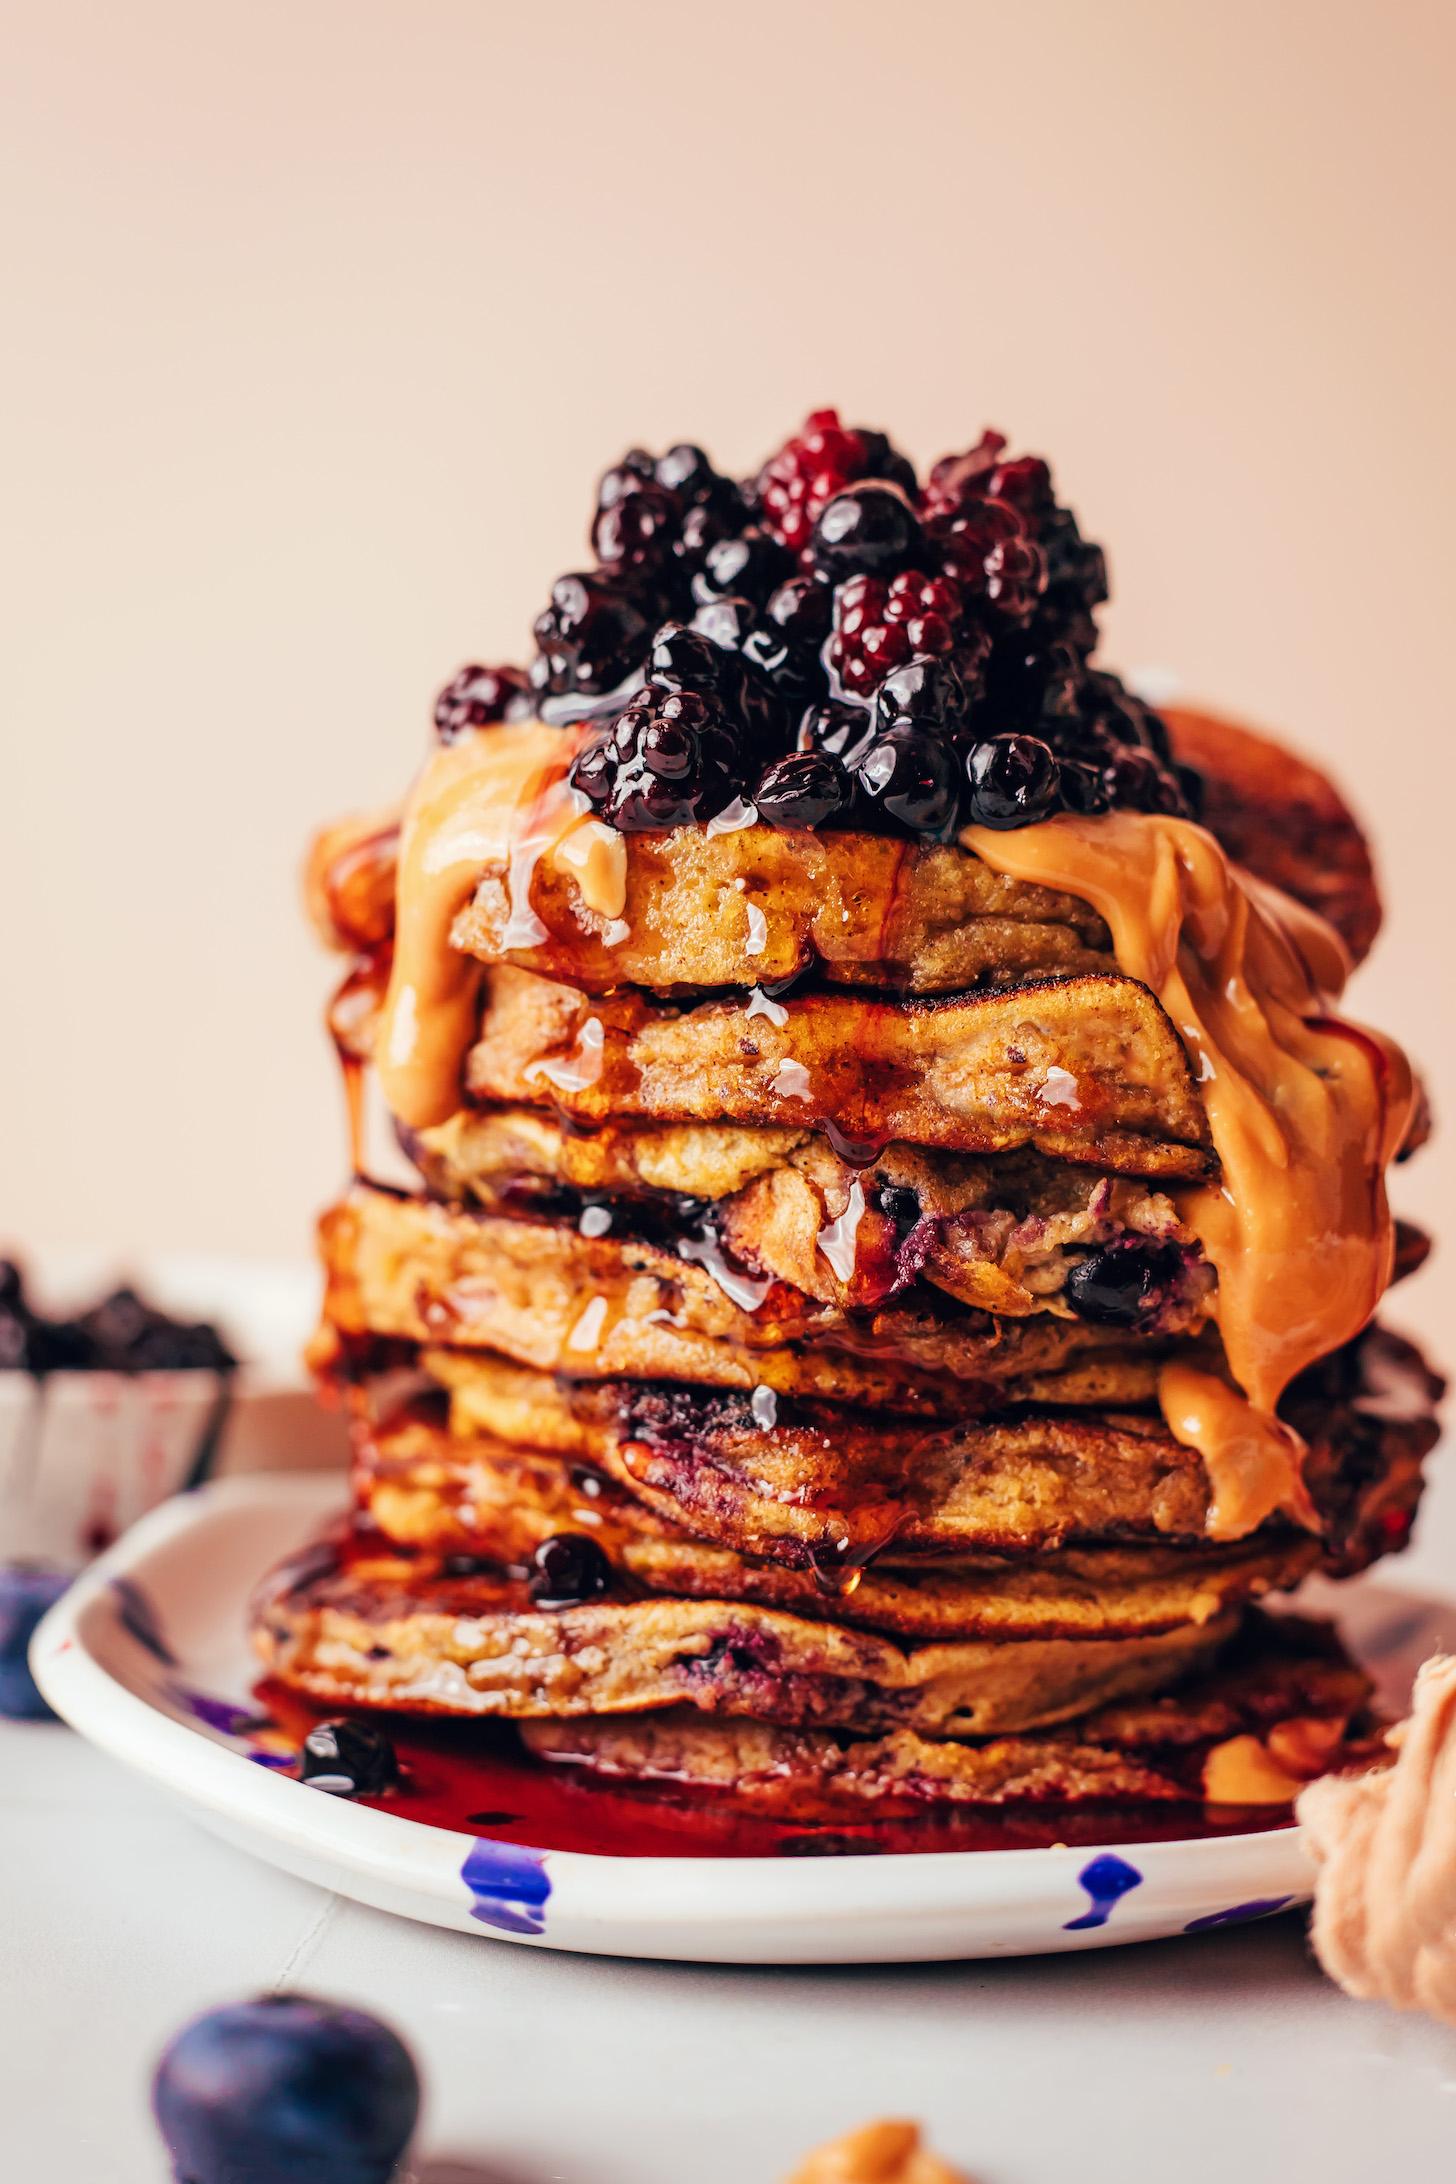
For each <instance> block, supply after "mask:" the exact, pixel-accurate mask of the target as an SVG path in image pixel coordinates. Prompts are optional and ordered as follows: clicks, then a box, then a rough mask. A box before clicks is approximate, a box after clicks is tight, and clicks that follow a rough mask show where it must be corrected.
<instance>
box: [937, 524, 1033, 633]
mask: <svg viewBox="0 0 1456 2184" xmlns="http://www.w3.org/2000/svg"><path fill="white" fill-rule="evenodd" d="M936 543H937V544H938V546H939V547H940V556H941V565H942V567H943V568H944V569H945V571H946V573H947V575H949V576H952V577H954V578H955V580H956V581H957V583H959V584H960V585H961V587H962V589H963V590H964V592H965V594H966V596H967V598H969V599H973V600H975V601H977V602H978V603H981V604H983V605H984V608H985V610H986V611H987V612H988V613H990V614H993V615H995V616H996V617H997V618H998V619H999V620H1002V621H1006V622H1011V623H1013V624H1015V625H1017V626H1019V627H1024V626H1025V624H1026V623H1028V622H1029V621H1030V620H1031V618H1032V616H1033V614H1034V613H1035V612H1036V609H1037V605H1038V602H1039V601H1040V599H1041V597H1042V594H1043V592H1045V590H1046V588H1047V565H1046V556H1045V554H1044V553H1043V552H1042V550H1041V547H1040V546H1039V545H1038V544H1037V542H1036V540H1035V538H1034V537H1033V536H1032V535H1031V531H1030V529H1029V527H1028V525H1027V523H1026V521H1025V519H1024V518H1023V517H1022V516H1021V515H1020V514H1018V512H1017V510H1016V509H1015V508H1013V507H1012V506H1011V504H1010V502H1009V501H1001V500H984V501H980V502H978V503H976V504H975V505H974V506H973V507H972V508H971V509H970V510H969V511H967V513H965V514H964V515H959V516H955V517H953V518H952V519H951V520H950V522H949V523H948V524H947V525H946V527H945V529H944V530H943V531H942V532H941V533H939V534H938V536H937V541H936Z"/></svg>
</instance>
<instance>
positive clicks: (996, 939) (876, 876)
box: [308, 707, 1380, 993]
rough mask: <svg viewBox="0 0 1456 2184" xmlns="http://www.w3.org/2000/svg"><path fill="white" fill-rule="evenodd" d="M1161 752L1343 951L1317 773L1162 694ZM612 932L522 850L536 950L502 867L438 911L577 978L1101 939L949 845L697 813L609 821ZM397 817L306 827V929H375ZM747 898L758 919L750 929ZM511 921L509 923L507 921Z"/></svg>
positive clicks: (1355, 944) (1325, 802)
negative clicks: (616, 900)
mask: <svg viewBox="0 0 1456 2184" xmlns="http://www.w3.org/2000/svg"><path fill="white" fill-rule="evenodd" d="M1164 719H1165V721H1166V723H1167V726H1168V729H1169V733H1170V735H1171V737H1172V741H1173V746H1174V749H1175V751H1176V753H1177V755H1178V757H1179V758H1181V759H1183V760H1184V761H1186V762H1187V763H1189V764H1191V765H1193V766H1196V767H1197V768H1198V770H1199V771H1200V773H1201V774H1202V775H1203V778H1204V783H1205V818H1206V822H1207V824H1208V825H1209V827H1210V828H1211V830H1212V831H1213V832H1214V833H1215V834H1216V835H1217V836H1218V838H1219V840H1220V841H1221V842H1222V843H1223V844H1224V846H1225V848H1226V849H1227V850H1228V851H1229V853H1230V855H1232V856H1233V857H1235V858H1237V859H1238V860H1239V862H1240V863H1242V864H1243V865H1245V866H1246V867H1247V868H1248V870H1250V871H1251V872H1253V873H1255V874H1256V875H1257V876H1258V877H1259V878H1260V879H1263V880H1265V881H1268V882H1270V883H1271V884H1273V885H1275V886H1278V887H1281V888H1283V889H1284V890H1285V891H1286V893H1288V894H1290V895H1293V896H1294V897H1295V899H1296V900H1297V901H1300V902H1303V903H1305V904H1306V905H1307V906H1308V907H1309V908H1310V909H1313V910H1317V911H1319V912H1320V914H1321V915H1322V916H1324V917H1327V918H1328V919H1329V920H1330V922H1331V923H1332V924H1333V925H1334V926H1335V928H1336V930H1337V931H1338V932H1339V933H1340V935H1341V937H1342V938H1343V940H1344V941H1345V944H1346V946H1347V947H1348V948H1349V949H1350V951H1351V954H1352V955H1353V956H1354V958H1355V960H1356V961H1357V962H1359V961H1360V960H1361V959H1362V958H1363V957H1364V956H1365V955H1366V954H1367V953H1368V952H1369V948H1370V944H1371V942H1372V941H1373V939H1374V937H1375V934H1376V932H1377V931H1378V929H1379V925H1380V902H1379V896H1378V893H1377V891H1376V886H1375V879H1374V873H1373V871H1372V868H1371V862H1370V854H1369V850H1368V848H1367V846H1366V843H1365V839H1364V836H1363V834H1362V833H1361V830H1360V827H1359V825H1358V823H1357V821H1356V820H1355V818H1354V816H1353V814H1352V813H1351V811H1350V809H1349V807H1348V805H1347V804H1346V803H1345V801H1344V799H1343V798H1342V797H1341V796H1340V794H1339V792H1338V790H1337V789H1336V788H1335V787H1334V785H1333V783H1332V782H1331V781H1329V779H1328V778H1327V777H1326V776H1325V775H1323V774H1322V773H1320V772H1318V770H1317V769H1316V768H1315V767H1314V766H1312V765H1310V764H1309V762H1308V761H1307V760H1305V759H1302V758H1299V757H1296V756H1295V754H1294V753H1293V752H1290V751H1286V750H1284V749H1282V748H1281V747H1280V745H1278V744H1277V743H1274V742H1272V741H1270V740H1269V739H1268V738H1266V737H1263V736H1260V735H1257V734H1255V733H1254V732H1253V731H1252V730H1251V729H1247V728H1242V727H1239V726H1236V725H1235V724H1234V723H1233V722H1231V721H1226V720H1221V719H1216V718H1214V717H1213V716H1211V715H1207V714H1203V713H1196V712H1191V711H1185V710H1183V709H1181V708H1177V707H1175V708H1172V709H1171V710H1170V709H1165V710H1164ZM623 839H624V840H625V843H626V848H627V895H626V904H625V908H624V913H623V918H622V921H621V922H622V924H624V925H625V926H626V927H627V932H626V934H625V935H623V934H621V932H620V931H619V930H618V929H617V928H616V926H615V925H613V926H612V928H611V930H610V933H609V930H608V921H607V920H605V919H603V918H601V917H599V916H595V915H594V914H593V913H592V912H590V911H588V910H585V909H584V908H583V906H582V904H581V901H580V897H579V896H578V895H577V893H576V891H575V888H574V887H573V885H572V884H571V880H570V876H569V874H568V873H563V872H561V871H560V870H559V869H557V868H556V867H554V866H544V867H543V866H538V867H537V869H536V871H535V873H534V874H533V876H532V885H531V889H530V907H531V909H532V910H533V911H534V913H535V915H536V917H537V918H538V919H539V920H540V922H541V924H542V925H543V926H544V927H545V928H546V937H545V939H544V940H542V941H541V942H540V944H539V945H538V946H535V947H532V948H527V949H521V948H517V947H507V945H506V938H507V931H508V927H509V923H510V907H511V905H510V902H509V900H508V883H507V876H506V874H505V872H504V871H502V870H501V869H500V868H498V867H497V868H494V869H490V870H487V871H486V872H485V873H484V875H483V877H482V879H481V882H480V885H479V887H478V888H477V890H476V894H475V897H474V900H473V901H472V902H471V903H470V904H469V906H468V907H467V908H466V910H465V911H464V912H463V913H462V915H461V916H460V918H459V919H458V920H457V921H456V925H455V930H454V935H453V940H454V944H455V945H456V946H457V947H459V948H461V949H463V950H464V951H465V952H467V953H469V954H473V955H477V956H479V957H480V959H481V960H482V961H483V962H490V963H495V962H509V963H513V964H516V965H517V966H519V967H520V968H522V969H525V970H533V971H538V972H540V973H542V974H543V975H545V976H547V977H552V978H562V979H565V980H567V981H568V982H570V983H573V984H576V985H580V986H583V987H585V988H587V989H588V990H589V991H591V992H594V993H605V992H610V991H611V990H612V989H613V988H615V987H617V986H622V985H636V986H644V987H649V988H655V989H656V990H658V991H670V990H672V989H674V988H678V987H695V986H696V987H702V986H733V985H742V986H752V985H758V984H763V983H776V982H777V981H778V980H780V979H785V978H790V977H794V976H797V975H799V974H801V973H802V972H804V971H805V970H807V969H810V968H813V969H815V970H816V971H817V972H818V973H819V974H820V975H821V976H822V977H824V978H825V979H827V980H828V981H829V982H831V983H835V984H838V983H844V984H850V985H861V984H869V985H878V986H883V987H886V988H889V989H895V990H903V991H907V992H917V993H950V992H955V991H957V990H959V989H960V988H962V987H966V986H970V985H974V984H979V983H986V982H987V981H992V980H1002V981H1005V980H1017V979H1024V978H1033V977H1037V976H1045V975H1047V974H1048V973H1063V972H1067V971H1078V970H1088V969H1092V968H1095V967H1096V966H1097V963H1098V959H1099V958H1102V957H1105V956H1106V954H1107V953H1108V951H1109V941H1108V936H1107V932H1106V929H1105V927H1104V926H1103V924H1102V922H1101V920H1100V919H1099V918H1097V917H1096V916H1095V915H1094V914H1093V912H1092V911H1090V910H1089V909H1088V907H1087V905H1086V904H1085V903H1083V902H1080V901H1078V900H1077V899H1076V897H1074V896H1069V895H1065V894H1060V893H1058V892H1056V891H1054V890H1052V889H1049V888H1041V887H1029V886H1026V885H1024V884H1021V883H1018V882H1015V881H1008V880H1005V879H1003V878H1001V877H1000V876H998V875H997V874H995V873H992V872H991V871H989V869H988V868H987V867H986V866H985V865H983V864H981V863H980V861H979V860H978V859H977V858H975V857H973V856H971V855H969V854H968V853H967V852H966V851H964V850H961V849H958V848H956V847H953V846H943V845H940V844H934V843H924V842H911V841H904V840H899V839H895V838H892V837H890V836H884V835H868V834H860V833H854V832H849V831H841V832H835V831H829V832H825V833H822V834H808V833H804V832H780V831H777V830H775V829H774V828H771V827H763V826H748V827H743V828H740V829H736V830H733V831H729V832H720V833H718V834H711V835H710V834H709V833H708V832H707V831H706V829H703V828H699V827H677V828H671V829H667V830H665V831H663V832H660V833H638V834H629V835H626V836H624V837H623ZM398 840H399V830H398V825H397V823H396V822H394V821H393V820H392V819H391V818H389V817H378V818H370V819H364V820H357V821H351V822H345V823H343V824H341V825H339V826H335V827H330V828H327V829H325V830H324V831H323V832H322V833H321V834H320V835H319V837H318V839H317V841H316V843H315V845H314V848H313V852H312V855H311V857H310V863H309V875H308V896H309V907H310V911H311V913H312V916H313V920H314V923H315V926H316V927H317V929H318V931H319V933H320V935H321V936H322V938H323V939H324V941H325V942H326V943H327V945H329V946H330V947H333V948H338V949H341V950H343V951H344V952H346V953H348V954H359V953H365V954H369V953H374V952H376V951H378V950H380V949H382V948H387V947H388V945H389V943H390V941H391V939H392V937H393V932H394V890H395V862H396V856H397V852H398ZM749 901H752V902H753V903H754V904H755V906H756V907H758V908H759V909H760V910H761V912H762V914H763V916H764V918H765V920H766V926H767V930H766V932H765V934H764V935H763V937H762V940H761V941H760V940H759V937H758V935H757V933H756V932H755V931H754V930H752V929H751V921H750V920H749V918H748V915H747V903H748V902H749ZM517 929H519V926H518V927H517Z"/></svg>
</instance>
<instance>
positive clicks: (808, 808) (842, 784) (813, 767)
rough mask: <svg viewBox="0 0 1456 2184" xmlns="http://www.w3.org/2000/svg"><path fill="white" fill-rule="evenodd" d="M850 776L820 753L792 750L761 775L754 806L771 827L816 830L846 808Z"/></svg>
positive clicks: (850, 793)
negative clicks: (811, 828) (812, 828)
mask: <svg viewBox="0 0 1456 2184" xmlns="http://www.w3.org/2000/svg"><path fill="white" fill-rule="evenodd" d="M852 793H853V792H852V789H851V784H850V780H849V776H848V775H847V774H846V772H845V770H844V768H843V767H842V766H841V765H840V764H839V762H838V761H837V760H836V759H833V758H830V757H828V756H827V755H826V754H825V753H824V752H823V751H791V752H790V753H789V756H788V757H787V758H776V759H775V760H774V762H773V764H772V765H771V766H769V767H767V768H766V769H765V770H764V772H763V774H762V775H761V776H760V779H759V783H758V787H757V788H756V789H755V790H754V792H753V803H754V806H755V808H756V810H757V812H758V816H759V818H760V819H763V820H766V821H767V822H768V824H769V825H770V826H771V827H817V826H822V825H823V824H824V821H825V820H826V819H837V818H839V817H840V816H841V815H842V814H843V813H844V812H846V811H847V810H848V808H849V803H850V798H851V795H852Z"/></svg>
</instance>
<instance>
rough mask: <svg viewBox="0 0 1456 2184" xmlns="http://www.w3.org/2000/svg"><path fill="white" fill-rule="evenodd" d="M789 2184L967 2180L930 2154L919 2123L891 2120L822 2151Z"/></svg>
mask: <svg viewBox="0 0 1456 2184" xmlns="http://www.w3.org/2000/svg"><path fill="white" fill-rule="evenodd" d="M788 2184H967V2179H966V2177H965V2176H964V2175H963V2174H962V2172H961V2171H960V2170H959V2169H952V2168H951V2167H950V2166H949V2164H948V2163H947V2162H944V2161H942V2160H941V2159H940V2158H939V2156H938V2155H936V2154H932V2153H928V2152H927V2151H926V2149H925V2147H924V2146H922V2144H921V2142H920V2126H919V2124H916V2123H903V2122H898V2121H891V2120H888V2119H887V2120H886V2121H884V2122H882V2123H866V2124H862V2125H861V2126H860V2128H859V2130H857V2131H849V2132H846V2134H845V2136H844V2137H843V2138H837V2139H831V2140H830V2142H829V2144H828V2145H827V2146H820V2147H817V2148H816V2149H815V2151H814V2152H813V2153H812V2154H810V2155H809V2157H808V2159H807V2160H806V2161H803V2162H801V2163H800V2165H799V2167H798V2168H797V2169H796V2170H795V2171H794V2173H793V2175H792V2176H791V2177H790V2178H789V2180H788Z"/></svg>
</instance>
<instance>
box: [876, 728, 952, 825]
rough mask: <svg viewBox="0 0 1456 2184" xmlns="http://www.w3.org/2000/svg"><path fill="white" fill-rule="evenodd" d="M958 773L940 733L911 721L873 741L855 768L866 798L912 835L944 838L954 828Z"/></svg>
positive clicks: (949, 749)
mask: <svg viewBox="0 0 1456 2184" xmlns="http://www.w3.org/2000/svg"><path fill="white" fill-rule="evenodd" d="M959 773H960V768H959V765H958V763H957V761H956V756H955V753H954V751H953V750H952V749H951V747H950V745H949V744H948V743H947V742H946V740H945V738H944V736H943V735H941V733H940V731H939V730H938V729H936V728H932V727H929V726H925V725H922V724H921V723H919V722H917V721H910V720H902V721H897V722H896V723H895V725H894V726H893V727H892V728H888V729H886V731H885V733H884V734H883V735H882V736H878V737H877V738H876V739H875V741H874V742H873V743H872V744H871V745H870V747H869V749H868V750H867V751H866V752H865V754H864V756H863V758H862V759H861V760H860V761H859V765H858V767H857V768H856V778H857V779H858V781H859V785H860V787H861V788H862V789H863V791H864V793H865V795H866V796H868V797H870V798H871V799H872V800H873V801H874V802H875V803H876V804H877V805H878V806H879V807H880V809H881V810H882V811H884V812H885V813H887V814H888V816H889V817H890V818H891V819H896V820H898V821H899V823H900V825H901V826H903V827H907V828H908V829H909V830H910V832H911V833H912V834H935V835H945V834H948V833H949V832H950V830H951V829H952V827H954V825H955V822H956V815H957V810H958V807H959V801H960V782H959Z"/></svg>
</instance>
